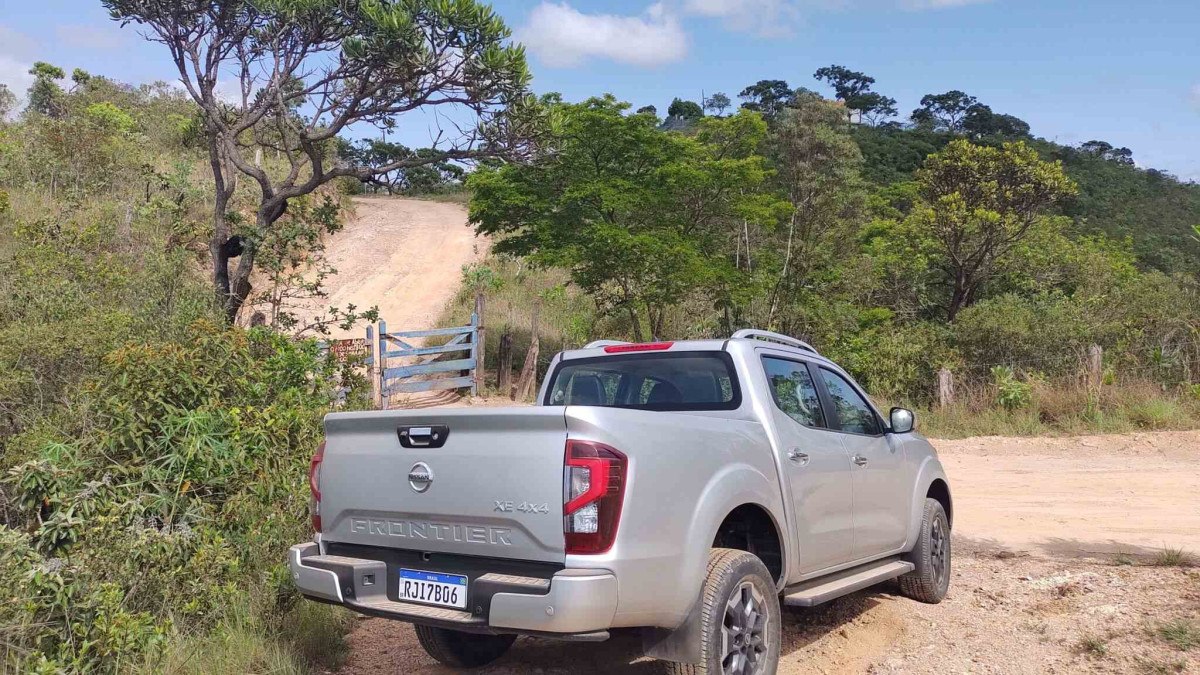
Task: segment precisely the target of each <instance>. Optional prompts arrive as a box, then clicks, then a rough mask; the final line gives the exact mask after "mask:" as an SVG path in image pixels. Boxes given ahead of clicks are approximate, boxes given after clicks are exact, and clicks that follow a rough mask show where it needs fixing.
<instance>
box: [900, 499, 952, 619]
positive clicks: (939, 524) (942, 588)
mask: <svg viewBox="0 0 1200 675" xmlns="http://www.w3.org/2000/svg"><path fill="white" fill-rule="evenodd" d="M906 559H907V560H908V561H909V562H911V563H912V564H913V565H915V566H916V569H914V570H913V571H911V572H909V573H908V574H905V575H904V576H902V577H900V592H901V593H902V594H904V595H906V596H908V597H910V598H912V599H913V600H918V601H920V602H927V603H929V604H931V605H936V604H937V603H939V602H941V601H942V599H943V598H945V597H946V591H948V590H950V520H949V519H948V518H946V510H945V509H944V508H942V504H941V502H939V501H938V500H936V499H926V500H925V511H924V513H923V514H922V516H921V531H920V535H919V536H918V537H917V545H916V547H915V548H913V550H912V552H911V553H909V554H908V556H907V557H906Z"/></svg>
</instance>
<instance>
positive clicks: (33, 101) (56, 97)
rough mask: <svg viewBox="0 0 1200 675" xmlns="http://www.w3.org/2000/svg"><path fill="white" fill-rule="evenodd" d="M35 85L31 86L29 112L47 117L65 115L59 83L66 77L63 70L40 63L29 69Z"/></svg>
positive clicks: (43, 62)
mask: <svg viewBox="0 0 1200 675" xmlns="http://www.w3.org/2000/svg"><path fill="white" fill-rule="evenodd" d="M29 74H30V75H32V76H33V84H32V85H30V86H29V110H32V111H33V112H36V113H39V114H42V115H45V116H47V117H61V116H62V114H63V112H64V111H63V96H64V94H63V90H62V87H60V86H59V84H58V81H59V80H61V79H63V78H64V77H66V73H64V72H63V69H62V68H59V67H58V66H55V65H51V64H49V63H46V62H45V61H38V62H37V63H35V64H33V68H30V69H29Z"/></svg>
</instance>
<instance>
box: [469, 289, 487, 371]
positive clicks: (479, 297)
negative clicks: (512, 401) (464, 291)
mask: <svg viewBox="0 0 1200 675" xmlns="http://www.w3.org/2000/svg"><path fill="white" fill-rule="evenodd" d="M483 309H484V295H483V291H475V316H477V317H479V319H478V323H477V324H476V326H475V340H476V342H478V343H479V346H478V347H477V348H476V349H475V390H474V391H473V392H472V393H474V394H476V395H478V394H479V392H480V390H482V389H484V388H486V387H487V367H486V366H485V365H484V359H483V355H484V353H485V352H486V351H487V332H486V329H485V328H484V321H483Z"/></svg>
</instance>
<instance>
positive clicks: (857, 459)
mask: <svg viewBox="0 0 1200 675" xmlns="http://www.w3.org/2000/svg"><path fill="white" fill-rule="evenodd" d="M854 463H855V464H857V465H859V466H866V465H867V458H866V457H863V456H862V455H855V456H854Z"/></svg>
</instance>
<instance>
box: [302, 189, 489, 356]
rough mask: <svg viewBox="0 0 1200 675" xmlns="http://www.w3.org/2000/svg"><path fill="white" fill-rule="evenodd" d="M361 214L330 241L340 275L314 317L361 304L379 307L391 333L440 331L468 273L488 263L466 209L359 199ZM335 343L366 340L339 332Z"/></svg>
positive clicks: (330, 256)
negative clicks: (473, 265)
mask: <svg viewBox="0 0 1200 675" xmlns="http://www.w3.org/2000/svg"><path fill="white" fill-rule="evenodd" d="M354 209H355V215H354V217H353V218H351V219H350V220H349V221H348V222H347V223H346V226H345V227H344V228H342V230H341V231H340V232H338V233H337V234H336V235H334V236H332V237H330V238H329V241H328V242H326V249H325V257H326V259H327V260H328V261H329V263H330V264H332V265H333V266H334V267H335V268H336V269H337V271H338V272H337V274H335V275H333V276H331V277H329V278H328V279H327V280H326V283H325V286H326V290H327V291H328V293H329V297H328V298H326V299H324V300H323V301H322V302H319V303H313V304H312V305H311V306H310V311H321V310H323V309H324V308H326V307H329V306H331V305H332V306H336V307H345V306H346V305H348V304H354V305H355V306H357V307H358V309H359V310H364V309H368V308H370V307H371V306H374V305H377V306H378V307H379V315H380V317H381V318H382V319H383V320H384V321H387V323H388V327H389V328H390V329H392V330H424V329H427V328H433V327H434V323H435V322H436V321H437V318H438V316H439V315H440V314H441V313H442V309H443V308H444V307H445V306H446V303H448V302H449V301H450V299H451V298H453V297H454V293H455V292H456V291H457V290H458V287H459V285H460V281H461V279H462V266H463V265H466V264H469V263H472V262H475V261H477V260H480V259H482V258H483V256H484V255H485V254H486V252H487V244H486V242H484V240H481V239H476V238H475V233H474V231H473V230H472V229H471V228H470V227H468V226H467V211H466V209H465V208H464V207H463V206H461V205H459V204H448V203H444V202H434V201H425V200H421V199H401V198H397V197H355V198H354ZM332 336H333V337H339V338H341V337H362V336H363V329H362V328H361V327H356V328H354V329H352V330H350V331H340V330H339V329H337V328H334V329H333V331H332Z"/></svg>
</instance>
